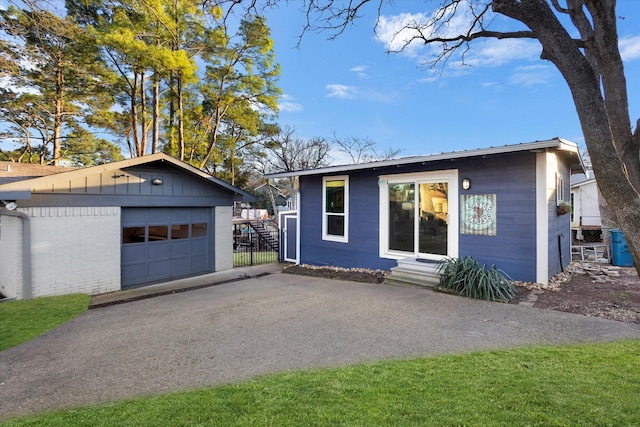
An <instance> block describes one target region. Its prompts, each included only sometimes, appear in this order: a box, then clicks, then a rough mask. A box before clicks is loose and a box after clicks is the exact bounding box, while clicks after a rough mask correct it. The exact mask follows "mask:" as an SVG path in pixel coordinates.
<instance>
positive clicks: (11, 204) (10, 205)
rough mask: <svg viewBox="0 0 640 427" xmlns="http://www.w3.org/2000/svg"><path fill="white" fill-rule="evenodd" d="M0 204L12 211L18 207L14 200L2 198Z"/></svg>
mask: <svg viewBox="0 0 640 427" xmlns="http://www.w3.org/2000/svg"><path fill="white" fill-rule="evenodd" d="M2 204H3V205H4V207H5V209H6V210H8V211H12V210H14V209H15V208H17V207H18V204H17V203H16V202H12V201H7V200H2Z"/></svg>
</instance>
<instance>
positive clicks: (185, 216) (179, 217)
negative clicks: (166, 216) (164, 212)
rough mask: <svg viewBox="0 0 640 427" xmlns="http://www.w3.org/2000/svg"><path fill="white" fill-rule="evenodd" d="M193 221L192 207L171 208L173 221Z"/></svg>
mask: <svg viewBox="0 0 640 427" xmlns="http://www.w3.org/2000/svg"><path fill="white" fill-rule="evenodd" d="M190 221H191V209H186V208H184V209H181V208H174V209H172V210H171V222H172V223H173V224H178V223H181V222H186V223H189V222H190Z"/></svg>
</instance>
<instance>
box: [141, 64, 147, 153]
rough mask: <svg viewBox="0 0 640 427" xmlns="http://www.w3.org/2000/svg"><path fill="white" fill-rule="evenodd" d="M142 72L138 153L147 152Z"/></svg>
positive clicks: (145, 108) (145, 100)
mask: <svg viewBox="0 0 640 427" xmlns="http://www.w3.org/2000/svg"><path fill="white" fill-rule="evenodd" d="M146 80H147V79H146V76H145V74H144V72H142V73H140V155H141V156H144V155H145V154H147V139H148V138H147V92H146V88H145V85H146V84H147V81H146Z"/></svg>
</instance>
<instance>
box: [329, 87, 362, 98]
mask: <svg viewBox="0 0 640 427" xmlns="http://www.w3.org/2000/svg"><path fill="white" fill-rule="evenodd" d="M327 90H328V91H329V93H327V98H342V99H352V98H354V97H355V94H356V87H355V86H347V85H340V84H330V85H327Z"/></svg>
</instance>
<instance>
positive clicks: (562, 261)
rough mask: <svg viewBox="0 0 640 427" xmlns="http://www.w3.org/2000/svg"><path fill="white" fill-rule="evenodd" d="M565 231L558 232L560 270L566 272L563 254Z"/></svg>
mask: <svg viewBox="0 0 640 427" xmlns="http://www.w3.org/2000/svg"><path fill="white" fill-rule="evenodd" d="M563 237H564V233H560V234H558V254H559V255H560V271H562V272H563V273H564V265H563V264H564V257H563V256H562V238H563Z"/></svg>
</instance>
